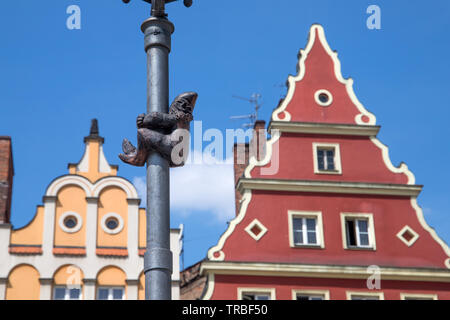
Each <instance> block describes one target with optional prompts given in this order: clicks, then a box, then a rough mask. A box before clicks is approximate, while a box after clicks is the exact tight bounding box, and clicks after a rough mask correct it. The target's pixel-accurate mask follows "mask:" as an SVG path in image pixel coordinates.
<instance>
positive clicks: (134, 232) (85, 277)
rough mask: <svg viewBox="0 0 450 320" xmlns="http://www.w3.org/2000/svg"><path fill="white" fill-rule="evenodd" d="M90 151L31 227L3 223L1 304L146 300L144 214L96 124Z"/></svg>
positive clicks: (175, 246)
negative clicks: (108, 153)
mask: <svg viewBox="0 0 450 320" xmlns="http://www.w3.org/2000/svg"><path fill="white" fill-rule="evenodd" d="M84 143H85V152H84V155H83V157H82V159H81V161H80V162H79V163H76V164H69V166H68V168H69V173H68V174H67V175H63V176H60V177H58V178H56V179H54V180H53V181H52V182H51V183H50V185H49V186H48V187H47V190H46V192H45V195H44V197H43V205H39V206H38V207H37V209H36V214H35V216H34V218H33V219H32V221H31V222H30V223H29V224H28V225H26V226H25V227H23V228H20V229H13V228H12V226H11V225H10V224H5V223H3V224H0V300H3V299H6V300H18V299H19V300H23V299H27V300H28V299H30V300H35V299H36V300H37V299H41V300H49V299H83V300H93V299H108V300H123V299H130V300H136V299H144V292H145V288H144V283H145V281H144V274H143V264H144V253H145V246H146V215H145V209H144V208H140V207H139V204H140V201H141V200H140V199H139V197H138V194H137V191H136V188H135V187H134V186H133V184H131V183H130V182H129V181H128V180H126V179H124V178H122V177H119V176H117V170H118V167H117V166H115V165H110V164H109V163H108V161H107V160H106V158H105V155H104V153H103V143H104V139H103V138H102V137H100V136H99V135H98V126H97V122H96V120H93V122H92V126H91V132H90V135H89V136H87V137H85V138H84ZM179 234H180V230H179V229H171V231H170V241H171V251H172V253H173V274H172V298H173V299H179Z"/></svg>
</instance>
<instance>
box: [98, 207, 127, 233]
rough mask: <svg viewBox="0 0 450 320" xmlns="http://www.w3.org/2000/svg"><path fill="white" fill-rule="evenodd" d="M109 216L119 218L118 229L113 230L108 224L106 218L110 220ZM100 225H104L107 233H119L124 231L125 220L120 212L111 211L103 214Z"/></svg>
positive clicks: (103, 227)
mask: <svg viewBox="0 0 450 320" xmlns="http://www.w3.org/2000/svg"><path fill="white" fill-rule="evenodd" d="M109 218H115V219H117V222H118V226H117V228H116V229H114V230H111V229H109V228H108V227H107V226H106V220H108V219H109ZM100 225H101V226H102V229H103V231H105V232H106V233H109V234H118V233H119V232H120V231H122V229H123V226H124V222H123V218H122V217H121V216H120V215H119V214H117V213H115V212H110V213H107V214H105V215H103V217H102V221H101V223H100Z"/></svg>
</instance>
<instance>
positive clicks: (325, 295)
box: [292, 289, 330, 300]
mask: <svg viewBox="0 0 450 320" xmlns="http://www.w3.org/2000/svg"><path fill="white" fill-rule="evenodd" d="M298 294H304V295H311V296H323V299H324V300H330V291H329V290H303V289H293V290H292V300H297V295H298Z"/></svg>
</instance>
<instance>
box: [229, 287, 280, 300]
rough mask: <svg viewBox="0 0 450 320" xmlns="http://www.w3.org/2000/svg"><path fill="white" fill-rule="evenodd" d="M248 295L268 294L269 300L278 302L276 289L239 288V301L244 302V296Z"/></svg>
mask: <svg viewBox="0 0 450 320" xmlns="http://www.w3.org/2000/svg"><path fill="white" fill-rule="evenodd" d="M244 293H247V294H249V293H250V294H251V293H254V294H268V295H269V296H270V299H269V300H277V296H276V290H275V288H237V300H242V295H243V294H244Z"/></svg>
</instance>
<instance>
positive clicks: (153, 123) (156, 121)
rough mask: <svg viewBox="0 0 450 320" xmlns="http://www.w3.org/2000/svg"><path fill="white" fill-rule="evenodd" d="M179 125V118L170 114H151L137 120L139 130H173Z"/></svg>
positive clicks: (143, 115) (140, 116) (141, 115)
mask: <svg viewBox="0 0 450 320" xmlns="http://www.w3.org/2000/svg"><path fill="white" fill-rule="evenodd" d="M176 124H177V118H176V116H175V115H173V114H170V113H161V112H150V113H148V114H144V113H143V114H140V115H138V117H137V119H136V125H137V127H138V129H140V128H148V129H155V130H157V129H163V130H170V129H173V128H174V127H175V126H176Z"/></svg>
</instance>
